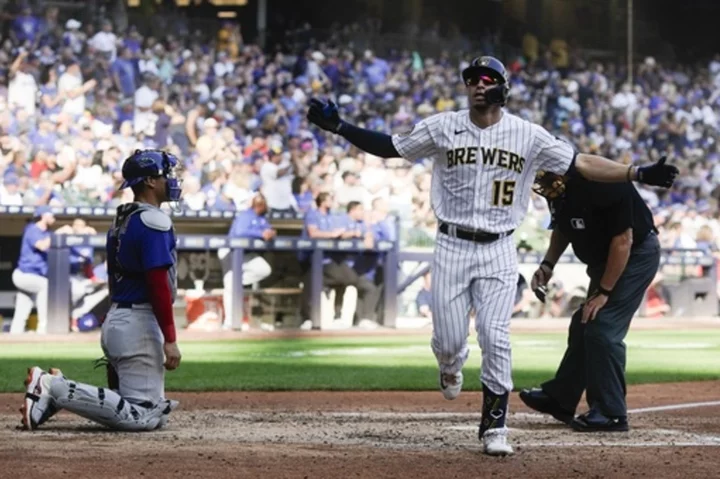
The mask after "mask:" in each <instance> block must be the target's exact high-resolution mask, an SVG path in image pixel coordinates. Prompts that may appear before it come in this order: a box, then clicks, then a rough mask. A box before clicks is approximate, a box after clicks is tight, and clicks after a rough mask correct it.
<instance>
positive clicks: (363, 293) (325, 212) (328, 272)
mask: <svg viewBox="0 0 720 479" xmlns="http://www.w3.org/2000/svg"><path fill="white" fill-rule="evenodd" d="M334 201H335V199H334V197H333V196H332V195H331V194H330V193H326V192H322V193H320V194H318V196H317V198H316V200H315V204H316V205H317V208H316V209H315V210H311V211H309V212H308V213H307V215H305V227H304V229H303V234H302V236H303V238H311V239H357V238H360V237H361V236H362V234H361V233H359V231H357V230H348V229H346V227H347V226H349V222H348V221H347V220H341V219H340V218H336V217H334V216H333V215H332V214H331V213H330V210H331V209H332V206H333V203H334ZM343 226H345V227H343ZM298 256H299V258H300V260H301V262H306V261H307V260H308V259H309V253H308V252H303V253H301V254H300V255H298ZM343 260H344V255H338V254H332V253H328V254H324V255H323V285H324V286H325V287H331V288H340V287H342V288H344V287H347V286H354V287H355V288H356V289H357V291H358V301H357V309H356V311H357V318H358V320H359V321H358V322H357V325H358V326H361V325H362V326H363V327H372V324H373V323H374V325H375V326H376V325H377V323H375V321H373V320H372V318H373V316H374V306H375V304H374V303H373V302H372V301H373V294H374V292H375V289H376V288H375V285H373V284H372V283H371V282H370V281H368V280H367V279H366V278H364V277H362V276H360V275H358V274H357V272H355V270H353V269H352V268H351V267H350V266H349V265H348V264H347V263H346V262H345V261H343ZM304 267H305V268H306V270H307V271H306V273H305V275H304V276H305V278H304V280H303V293H302V297H301V300H300V301H301V303H300V312H301V314H302V317H303V318H305V321H304V322H303V323H302V325H301V329H310V328H312V321H311V320H310V319H309V318H310V301H311V297H310V282H311V275H312V269H311V268H310V266H309V265H308V264H307V263H305V264H304ZM363 320H366V321H363Z"/></svg>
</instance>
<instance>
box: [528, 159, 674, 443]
mask: <svg viewBox="0 0 720 479" xmlns="http://www.w3.org/2000/svg"><path fill="white" fill-rule="evenodd" d="M533 190H534V191H535V192H536V193H538V194H541V195H542V196H544V197H545V198H546V199H547V200H548V203H549V205H550V212H551V213H552V224H551V226H550V228H551V229H552V230H553V232H552V237H551V239H550V246H549V247H548V250H547V253H545V259H544V260H543V261H542V263H541V264H540V267H539V268H538V270H537V271H536V272H535V274H534V275H533V278H532V284H531V287H532V289H533V290H534V291H535V292H536V294H537V295H538V298H540V299H541V300H543V301H544V292H545V291H546V289H545V288H546V287H547V283H548V281H549V280H550V278H551V277H552V274H553V267H554V266H555V263H556V262H557V261H558V259H559V258H560V256H561V255H562V254H563V252H564V251H565V249H566V248H567V246H568V244H571V245H572V248H573V250H574V253H575V255H576V256H577V257H578V259H580V261H582V262H583V263H585V264H586V265H587V274H588V276H589V277H590V286H589V288H588V299H587V301H585V303H583V305H581V306H580V308H579V309H578V310H577V311H575V314H573V316H572V320H571V322H570V330H569V338H568V346H567V350H566V351H565V356H564V357H563V359H562V361H561V363H560V367H559V368H558V370H557V372H556V373H555V377H554V378H553V379H551V380H549V381H547V382H545V383H543V384H542V385H541V386H540V388H534V389H530V390H527V389H525V390H523V391H521V392H520V399H521V400H522V401H523V402H524V403H525V404H526V405H527V406H528V407H530V408H532V409H534V410H536V411H538V412H541V413H546V414H550V415H551V416H553V417H554V418H555V419H557V420H559V421H562V422H564V423H566V424H568V425H570V426H571V427H572V428H573V429H574V430H575V431H579V432H595V431H627V430H628V422H627V405H626V403H625V394H626V389H625V361H626V351H625V343H624V339H625V336H626V334H627V332H628V329H629V327H630V321H631V320H632V317H633V315H634V314H635V312H636V311H637V309H638V307H639V306H640V303H641V302H642V300H643V297H644V294H645V290H646V289H647V288H648V286H649V285H650V283H651V281H652V280H653V278H654V277H655V274H656V273H657V271H658V267H659V264H660V243H659V242H658V238H657V230H656V228H655V225H654V224H653V218H652V214H651V212H650V210H649V209H648V207H647V205H646V204H645V202H644V201H643V200H642V198H641V197H640V195H639V194H638V192H637V190H636V189H635V187H634V186H633V185H632V183H616V184H611V183H597V182H593V181H588V180H586V179H584V178H582V177H581V176H579V175H578V176H575V177H573V178H572V180H571V181H570V180H569V179H568V178H567V177H563V176H558V175H555V174H552V173H549V172H542V171H541V172H538V175H537V177H536V180H535V184H534V186H533ZM583 391H586V399H587V403H588V406H589V411H588V412H586V413H585V414H581V415H579V416H577V417H575V418H573V416H574V414H575V409H576V408H577V405H578V403H579V402H580V398H581V396H582V394H583Z"/></svg>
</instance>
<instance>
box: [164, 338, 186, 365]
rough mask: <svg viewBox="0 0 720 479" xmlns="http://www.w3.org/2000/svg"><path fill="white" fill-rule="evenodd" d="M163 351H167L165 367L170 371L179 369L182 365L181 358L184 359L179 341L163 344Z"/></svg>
mask: <svg viewBox="0 0 720 479" xmlns="http://www.w3.org/2000/svg"><path fill="white" fill-rule="evenodd" d="M163 352H165V369H167V370H168V371H172V370H173V369H177V367H178V366H180V359H182V355H181V354H180V348H178V345H177V343H165V344H163Z"/></svg>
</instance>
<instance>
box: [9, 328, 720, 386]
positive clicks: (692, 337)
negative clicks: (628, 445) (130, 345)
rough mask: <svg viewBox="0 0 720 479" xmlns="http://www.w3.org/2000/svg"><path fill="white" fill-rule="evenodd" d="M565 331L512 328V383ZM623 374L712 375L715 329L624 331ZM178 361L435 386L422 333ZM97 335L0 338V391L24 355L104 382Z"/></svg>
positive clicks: (205, 379)
mask: <svg viewBox="0 0 720 479" xmlns="http://www.w3.org/2000/svg"><path fill="white" fill-rule="evenodd" d="M565 341H566V338H565V335H564V334H560V333H552V334H514V336H513V368H514V371H513V376H514V381H515V387H516V388H522V387H528V386H533V385H537V384H538V383H539V382H541V381H543V380H545V379H547V378H549V377H551V376H552V374H553V373H554V371H555V369H556V368H557V365H558V363H559V361H560V359H561V357H562V354H563V352H564V348H565ZM471 344H473V346H472V348H471V353H470V359H469V360H468V363H467V366H466V367H465V369H464V372H465V377H466V378H467V379H466V381H465V386H464V389H466V390H478V389H479V381H478V380H477V377H478V374H479V365H480V358H481V354H480V350H479V349H478V347H477V346H476V345H474V341H473V340H472V339H471ZM627 344H628V368H627V369H628V374H627V380H628V383H631V384H637V383H654V382H667V381H689V380H709V379H720V331H716V330H712V331H711V330H708V331H652V332H645V331H643V332H632V333H631V334H630V335H629V336H628V338H627ZM180 347H181V350H182V353H183V363H182V366H181V367H180V368H179V369H178V370H177V371H173V372H171V373H168V374H167V388H168V389H169V390H183V391H211V390H215V391H220V390H266V391H267V390H435V389H436V388H437V365H436V363H435V358H434V357H433V355H432V352H431V351H430V347H429V333H428V334H427V335H426V336H417V335H413V336H408V337H397V336H393V337H389V338H337V339H333V338H323V339H311V338H308V339H305V338H301V339H284V340H268V341H258V340H252V341H233V342H230V341H223V342H187V343H184V344H181V345H180ZM101 355H102V352H101V350H100V347H99V345H96V344H3V345H2V346H0V392H20V391H22V379H23V378H24V374H25V370H26V368H27V367H28V366H29V365H40V366H42V367H45V368H47V367H49V366H56V367H60V368H62V370H63V372H64V373H65V375H66V376H67V377H72V378H74V379H76V380H80V381H83V382H87V383H91V384H92V383H97V384H104V370H103V369H93V362H92V360H93V359H95V358H98V357H100V356H101Z"/></svg>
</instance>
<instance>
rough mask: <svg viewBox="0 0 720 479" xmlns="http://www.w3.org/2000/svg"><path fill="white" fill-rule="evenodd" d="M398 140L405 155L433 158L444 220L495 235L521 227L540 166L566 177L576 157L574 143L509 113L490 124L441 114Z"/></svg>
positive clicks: (436, 207) (434, 191) (433, 198)
mask: <svg viewBox="0 0 720 479" xmlns="http://www.w3.org/2000/svg"><path fill="white" fill-rule="evenodd" d="M392 139H393V144H394V145H395V149H396V150H397V151H398V153H400V155H401V156H402V157H403V158H406V159H408V160H411V161H415V160H418V159H421V158H431V159H432V160H433V162H434V164H433V172H432V187H431V189H430V202H431V204H432V208H433V211H434V212H435V215H436V216H437V218H438V220H440V221H443V222H446V223H450V224H453V225H456V226H459V227H462V228H466V229H474V230H481V231H486V232H489V233H502V232H506V231H509V230H512V229H515V228H517V227H518V226H520V224H521V223H522V221H523V218H524V217H525V214H526V212H527V210H528V205H529V201H530V191H531V186H532V184H533V182H534V181H535V173H536V172H537V170H539V169H541V170H547V171H551V172H553V173H557V174H561V175H564V174H565V173H566V172H567V170H568V168H569V167H570V164H571V163H572V160H573V158H574V156H575V151H574V149H573V147H572V146H571V145H570V144H569V143H567V142H565V141H563V140H560V139H558V138H556V137H554V136H553V135H551V134H550V133H549V132H548V131H547V130H545V129H544V128H543V127H541V126H539V125H535V124H533V123H530V122H528V121H525V120H523V119H521V118H519V117H517V116H515V115H512V114H510V113H507V112H505V111H504V112H503V115H502V118H501V119H500V121H499V122H497V123H495V124H494V125H491V126H489V127H487V128H479V127H478V126H476V125H475V124H474V123H472V122H471V121H470V112H469V110H460V111H457V112H443V113H438V114H435V115H433V116H430V117H428V118H425V119H424V120H422V121H420V122H418V123H417V124H416V125H415V127H414V128H413V130H412V131H411V132H410V133H408V134H407V135H393V137H392Z"/></svg>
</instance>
